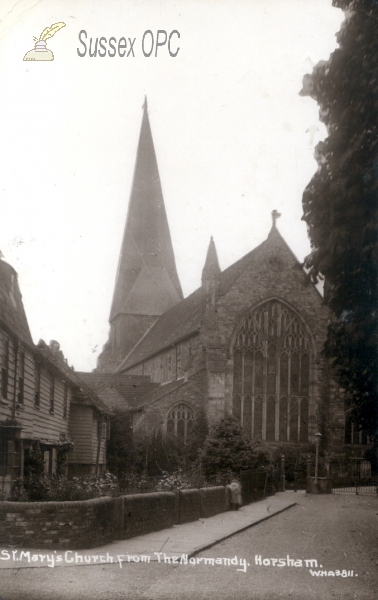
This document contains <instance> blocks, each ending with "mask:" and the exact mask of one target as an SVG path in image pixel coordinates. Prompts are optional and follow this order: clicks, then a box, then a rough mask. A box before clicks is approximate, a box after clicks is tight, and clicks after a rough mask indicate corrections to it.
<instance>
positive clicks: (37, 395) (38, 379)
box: [34, 362, 41, 406]
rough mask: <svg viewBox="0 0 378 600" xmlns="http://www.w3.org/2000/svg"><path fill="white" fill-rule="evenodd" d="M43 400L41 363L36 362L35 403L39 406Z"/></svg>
mask: <svg viewBox="0 0 378 600" xmlns="http://www.w3.org/2000/svg"><path fill="white" fill-rule="evenodd" d="M40 401H41V365H40V364H39V363H38V362H36V363H35V364H34V404H35V406H39V404H40Z"/></svg>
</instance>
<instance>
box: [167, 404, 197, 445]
mask: <svg viewBox="0 0 378 600" xmlns="http://www.w3.org/2000/svg"><path fill="white" fill-rule="evenodd" d="M194 420H195V414H194V411H193V410H192V409H191V408H190V406H188V405H187V404H176V405H175V406H173V407H172V408H171V410H170V411H169V413H168V416H167V433H169V434H171V435H175V436H176V437H178V438H181V439H182V441H184V442H186V440H187V438H188V435H189V433H190V431H191V429H192V427H193V422H194Z"/></svg>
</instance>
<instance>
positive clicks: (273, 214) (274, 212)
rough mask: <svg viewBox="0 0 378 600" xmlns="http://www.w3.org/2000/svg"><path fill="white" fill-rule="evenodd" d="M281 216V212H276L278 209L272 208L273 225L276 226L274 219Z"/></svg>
mask: <svg viewBox="0 0 378 600" xmlns="http://www.w3.org/2000/svg"><path fill="white" fill-rule="evenodd" d="M280 216H281V213H279V212H278V210H272V221H273V227H275V226H276V221H277V219H279V218H280Z"/></svg>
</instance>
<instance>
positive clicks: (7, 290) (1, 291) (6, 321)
mask: <svg viewBox="0 0 378 600" xmlns="http://www.w3.org/2000/svg"><path fill="white" fill-rule="evenodd" d="M0 323H1V325H2V326H3V327H4V329H6V330H8V331H9V333H11V334H13V335H16V336H17V337H18V339H19V340H20V341H21V342H22V343H24V344H25V345H26V346H29V347H31V348H33V347H34V344H33V340H32V337H31V334H30V329H29V325H28V321H27V318H26V314H25V309H24V305H23V302H22V295H21V292H20V288H19V285H18V279H17V273H16V271H15V270H14V269H13V267H11V265H8V263H6V262H4V261H3V260H1V259H0Z"/></svg>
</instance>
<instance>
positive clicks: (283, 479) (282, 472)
mask: <svg viewBox="0 0 378 600" xmlns="http://www.w3.org/2000/svg"><path fill="white" fill-rule="evenodd" d="M281 484H282V492H284V491H285V455H284V454H282V456H281Z"/></svg>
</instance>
